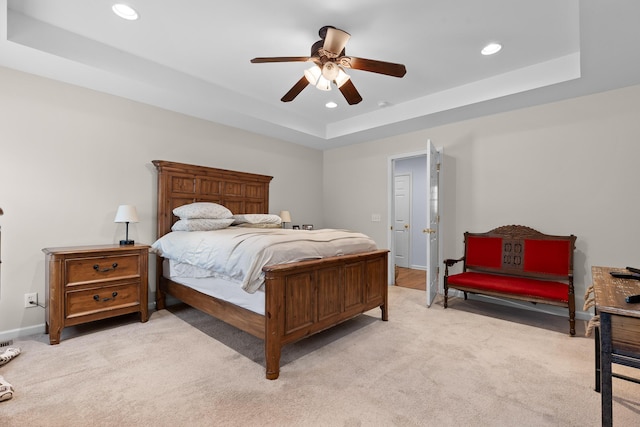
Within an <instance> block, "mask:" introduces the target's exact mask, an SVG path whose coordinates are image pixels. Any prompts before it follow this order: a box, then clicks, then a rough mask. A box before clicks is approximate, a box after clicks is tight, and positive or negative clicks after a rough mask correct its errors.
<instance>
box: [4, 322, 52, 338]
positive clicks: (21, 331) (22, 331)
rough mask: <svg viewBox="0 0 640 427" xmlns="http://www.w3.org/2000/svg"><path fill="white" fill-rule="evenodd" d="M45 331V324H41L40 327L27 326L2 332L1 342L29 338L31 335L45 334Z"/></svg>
mask: <svg viewBox="0 0 640 427" xmlns="http://www.w3.org/2000/svg"><path fill="white" fill-rule="evenodd" d="M44 329H45V326H44V323H41V324H39V325H33V326H27V327H24V328H18V329H11V330H8V331H0V342H4V341H9V340H14V339H16V338H22V337H28V336H29V335H37V334H43V333H44Z"/></svg>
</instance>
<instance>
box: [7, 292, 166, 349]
mask: <svg viewBox="0 0 640 427" xmlns="http://www.w3.org/2000/svg"><path fill="white" fill-rule="evenodd" d="M152 296H153V298H151V296H150V298H149V303H148V304H147V307H148V309H149V312H152V311H153V310H155V309H156V296H155V293H154V294H153V295H152ZM176 301H177V300H176ZM44 331H45V324H44V323H41V324H38V325H32V326H25V327H24V328H18V329H10V330H8V331H0V342H5V341H9V340H15V339H17V338H22V337H28V336H30V335H38V334H44Z"/></svg>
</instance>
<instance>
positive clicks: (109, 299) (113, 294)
mask: <svg viewBox="0 0 640 427" xmlns="http://www.w3.org/2000/svg"><path fill="white" fill-rule="evenodd" d="M117 296H118V293H117V292H112V293H111V298H102V300H100V295H97V294H96V295H94V296H93V299H94V300H95V301H98V302H100V301H102V302H105V301H111V300H112V299H116V297H117Z"/></svg>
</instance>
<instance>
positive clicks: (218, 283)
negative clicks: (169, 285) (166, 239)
mask: <svg viewBox="0 0 640 427" xmlns="http://www.w3.org/2000/svg"><path fill="white" fill-rule="evenodd" d="M170 264H171V263H170V262H169V260H168V259H164V260H163V263H162V273H163V276H164V277H165V278H167V279H170V280H172V281H174V282H176V283H180V284H181V285H184V286H188V287H190V288H192V289H195V290H196V291H198V292H202V293H203V294H206V295H209V296H212V297H215V298H218V299H220V300H223V301H226V302H229V303H231V304H233V305H237V306H239V307H242V308H246V309H247V310H251V311H253V312H254V313H258V314H260V315H263V316H264V300H265V294H264V291H262V289H259V290H258V291H256V292H254V293H252V294H250V293H248V292H246V291H245V290H244V289H242V284H241V283H238V282H233V281H230V280H227V279H224V278H220V277H177V276H175V275H172V274H171V265H170ZM178 268H180V267H179V266H178Z"/></svg>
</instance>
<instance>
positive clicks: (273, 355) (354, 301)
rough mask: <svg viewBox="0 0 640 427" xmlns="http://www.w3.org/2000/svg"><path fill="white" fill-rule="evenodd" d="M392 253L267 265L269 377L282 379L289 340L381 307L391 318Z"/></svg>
mask: <svg viewBox="0 0 640 427" xmlns="http://www.w3.org/2000/svg"><path fill="white" fill-rule="evenodd" d="M387 254H388V251H387V250H378V251H373V252H366V253H361V254H354V255H344V256H339V257H332V258H324V259H321V260H313V261H302V262H297V263H292V264H279V265H273V266H267V267H264V268H263V271H264V272H265V274H266V277H265V286H266V288H265V291H266V301H265V304H266V307H265V308H266V310H265V331H266V332H265V356H266V363H267V378H268V379H276V378H278V375H279V372H280V354H281V349H282V347H283V346H284V345H286V344H289V343H291V342H294V341H298V340H300V339H302V338H305V337H307V336H310V335H313V334H315V333H317V332H320V331H323V330H325V329H327V328H330V327H332V326H335V325H337V324H339V323H341V322H343V321H345V320H348V319H350V318H352V317H354V316H357V315H358V314H361V313H364V312H366V311H369V310H371V309H373V308H376V307H380V309H381V310H382V315H381V316H382V320H388V307H387V305H388V299H387V298H388V297H387V295H388V285H387Z"/></svg>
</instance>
